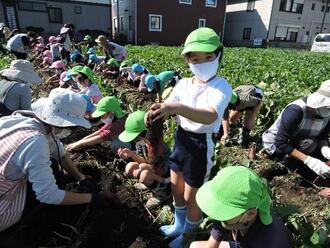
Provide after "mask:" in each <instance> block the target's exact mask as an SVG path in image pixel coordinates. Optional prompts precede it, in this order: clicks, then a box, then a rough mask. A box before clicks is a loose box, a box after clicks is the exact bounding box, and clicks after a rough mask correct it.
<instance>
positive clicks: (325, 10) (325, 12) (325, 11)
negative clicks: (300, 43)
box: [320, 0, 329, 34]
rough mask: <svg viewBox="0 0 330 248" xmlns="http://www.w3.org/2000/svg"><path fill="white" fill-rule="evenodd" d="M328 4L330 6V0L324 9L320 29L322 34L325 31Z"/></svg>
mask: <svg viewBox="0 0 330 248" xmlns="http://www.w3.org/2000/svg"><path fill="white" fill-rule="evenodd" d="M328 6H329V0H327V3H326V4H325V9H324V14H323V19H322V24H321V30H320V33H321V34H322V33H323V26H324V21H325V15H326V14H327V10H328Z"/></svg>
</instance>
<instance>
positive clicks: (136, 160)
mask: <svg viewBox="0 0 330 248" xmlns="http://www.w3.org/2000/svg"><path fill="white" fill-rule="evenodd" d="M145 115H146V112H145V111H136V112H133V113H132V114H130V115H129V116H128V118H127V120H126V123H125V131H124V132H122V133H121V134H120V135H119V140H120V141H122V142H135V151H132V150H130V149H128V148H122V149H119V150H118V155H119V157H121V158H123V159H130V160H133V161H131V162H129V163H128V164H127V165H126V168H125V174H126V175H128V176H130V177H133V178H137V179H139V182H140V183H142V184H143V185H145V186H146V187H148V188H149V189H150V190H151V191H152V193H153V197H151V198H150V199H149V200H148V201H147V203H146V207H147V208H149V209H152V208H155V207H158V206H159V205H160V204H161V203H163V202H164V201H165V200H167V199H168V198H169V194H168V191H167V185H168V183H169V181H170V180H169V169H168V165H167V163H168V158H169V155H170V154H169V153H170V151H169V148H168V146H167V145H166V144H165V143H164V141H163V128H162V125H163V123H162V122H160V123H159V124H158V123H157V124H156V125H157V127H155V128H153V127H148V129H147V127H146V125H145V123H144V118H145ZM151 125H152V124H151ZM156 132H157V133H156ZM139 186H141V184H137V185H136V187H137V188H140V187H139Z"/></svg>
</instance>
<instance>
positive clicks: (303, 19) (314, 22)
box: [269, 0, 330, 42]
mask: <svg viewBox="0 0 330 248" xmlns="http://www.w3.org/2000/svg"><path fill="white" fill-rule="evenodd" d="M313 3H315V9H314V11H312V10H311V8H312V4H313ZM325 3H326V1H324V3H322V1H321V0H305V1H304V8H303V12H302V14H296V13H288V12H281V11H279V9H280V1H275V3H274V11H273V15H272V20H271V27H270V31H269V38H270V39H271V40H272V39H274V36H275V30H276V26H278V25H297V26H299V32H298V37H297V42H304V41H306V39H307V42H311V41H312V40H313V39H314V37H315V35H316V33H320V32H321V30H320V28H321V22H322V18H323V15H324V12H321V8H322V5H325ZM323 27H324V28H325V29H323V32H327V33H330V13H326V18H325V22H324V26H323ZM307 32H309V36H308V37H307V35H306V33H307Z"/></svg>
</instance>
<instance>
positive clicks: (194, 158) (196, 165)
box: [168, 126, 208, 188]
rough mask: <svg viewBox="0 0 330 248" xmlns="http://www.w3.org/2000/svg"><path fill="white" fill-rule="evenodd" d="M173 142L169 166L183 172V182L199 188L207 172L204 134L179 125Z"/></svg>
mask: <svg viewBox="0 0 330 248" xmlns="http://www.w3.org/2000/svg"><path fill="white" fill-rule="evenodd" d="M174 139H175V143H174V148H173V152H172V154H171V156H170V158H169V162H168V164H169V167H170V169H171V170H173V171H180V172H182V173H183V178H184V180H185V182H186V183H187V184H188V185H189V186H191V187H193V188H199V187H201V186H202V185H203V184H204V181H205V176H206V173H207V163H208V160H207V140H206V134H204V133H202V134H200V133H193V132H189V131H185V130H184V129H183V128H181V127H180V126H179V127H178V129H177V130H176V132H175V135H174Z"/></svg>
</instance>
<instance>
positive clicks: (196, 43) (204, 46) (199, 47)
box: [181, 28, 222, 55]
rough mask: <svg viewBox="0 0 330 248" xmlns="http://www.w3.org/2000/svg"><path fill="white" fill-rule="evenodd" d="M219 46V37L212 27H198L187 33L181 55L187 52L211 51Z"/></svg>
mask: <svg viewBox="0 0 330 248" xmlns="http://www.w3.org/2000/svg"><path fill="white" fill-rule="evenodd" d="M219 46H222V44H221V42H220V38H219V36H218V35H217V33H216V32H215V31H214V30H213V29H211V28H198V29H196V30H194V31H193V32H191V33H190V34H189V35H188V37H187V39H186V42H185V43H184V48H183V51H182V53H181V55H184V54H186V53H189V52H205V53H211V52H214V51H215V50H217V48H218V47H219Z"/></svg>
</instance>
